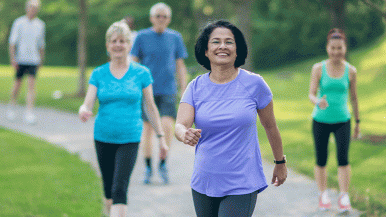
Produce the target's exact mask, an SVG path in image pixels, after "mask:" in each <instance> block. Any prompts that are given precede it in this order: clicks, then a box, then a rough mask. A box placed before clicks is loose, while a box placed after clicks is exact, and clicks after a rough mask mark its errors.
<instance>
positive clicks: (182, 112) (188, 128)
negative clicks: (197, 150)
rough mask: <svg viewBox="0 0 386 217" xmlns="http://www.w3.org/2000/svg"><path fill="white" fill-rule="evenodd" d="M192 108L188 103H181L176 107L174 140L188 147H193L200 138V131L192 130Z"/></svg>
mask: <svg viewBox="0 0 386 217" xmlns="http://www.w3.org/2000/svg"><path fill="white" fill-rule="evenodd" d="M194 113H195V111H194V107H193V106H192V105H190V104H188V103H181V104H180V106H179V107H178V112H177V119H176V126H175V132H174V133H175V136H176V138H177V139H178V140H179V141H181V142H183V143H185V144H187V145H190V146H195V145H196V144H197V143H198V140H199V139H200V138H201V130H200V129H193V128H192V126H193V122H194Z"/></svg>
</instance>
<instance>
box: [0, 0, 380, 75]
mask: <svg viewBox="0 0 386 217" xmlns="http://www.w3.org/2000/svg"><path fill="white" fill-rule="evenodd" d="M331 1H332V0H308V1H295V0H259V1H254V2H253V5H252V7H251V8H250V10H251V16H250V17H251V18H250V20H251V21H250V25H251V31H252V36H253V37H251V38H248V40H249V41H251V43H250V44H251V45H250V47H249V50H250V54H251V55H250V56H251V57H252V58H253V63H254V67H255V68H256V69H263V68H267V67H273V66H280V65H283V64H288V63H291V62H295V61H301V60H303V59H305V58H309V57H313V56H317V55H321V54H324V53H325V41H326V34H327V32H328V30H329V28H330V25H329V23H330V14H329V12H328V10H327V6H326V5H328V4H329V3H331ZM369 1H370V0H369ZM371 1H372V2H374V3H377V4H378V5H379V4H380V3H381V2H382V0H371ZM157 2H158V0H141V1H138V0H109V1H104V0H88V12H87V13H88V16H89V19H88V29H87V33H88V34H87V49H88V52H87V57H88V65H89V66H96V65H100V64H102V63H104V62H106V61H107V55H106V49H105V39H104V35H105V32H106V29H107V28H108V27H109V25H110V24H111V23H113V22H114V21H118V20H121V19H122V18H123V17H125V16H126V15H132V16H133V17H134V18H135V24H136V28H135V30H140V29H143V28H147V27H150V26H151V24H150V21H149V10H150V7H151V6H152V5H154V4H155V3H157ZM164 2H165V3H167V4H169V5H170V6H171V8H172V14H173V17H172V22H171V25H170V28H172V29H175V30H177V31H179V32H181V34H182V36H183V38H184V41H185V44H186V45H187V48H188V53H189V58H188V59H187V61H186V62H187V64H188V65H193V64H194V63H195V58H194V44H195V40H196V36H197V34H198V31H199V27H202V26H203V25H204V24H205V23H206V22H207V21H209V20H214V19H228V20H230V21H231V22H235V23H236V24H237V21H239V20H240V19H243V16H244V15H245V14H244V13H242V12H240V11H238V10H236V8H238V5H239V4H240V3H242V2H245V1H230V0H219V1H216V0H208V1H203V0H188V1H175V0H165V1H164ZM346 3H347V4H346V5H347V7H346V27H347V35H348V38H349V45H350V48H351V49H353V48H357V47H360V46H362V45H364V44H365V43H367V42H369V41H371V40H374V39H375V38H377V37H379V36H380V35H381V34H382V33H383V32H384V28H385V27H384V23H383V22H382V18H381V15H380V14H378V13H377V12H376V11H373V10H371V9H370V8H369V7H368V6H367V5H365V4H364V3H362V1H361V0H346ZM24 4H25V0H13V1H1V2H0V20H1V22H0V44H2V45H7V44H8V42H7V40H8V35H9V30H10V28H11V25H12V22H13V21H14V20H15V19H16V18H17V17H19V16H21V15H23V14H24V13H25V12H24ZM39 17H40V18H41V19H42V20H44V21H45V22H46V27H47V36H46V40H47V54H46V65H66V66H75V65H76V64H77V58H76V56H77V53H76V52H77V47H76V46H77V34H78V23H79V21H78V17H79V6H78V1H77V0H42V9H41V11H40V12H39ZM7 49H8V46H1V47H0V63H2V64H9V60H8V51H7Z"/></svg>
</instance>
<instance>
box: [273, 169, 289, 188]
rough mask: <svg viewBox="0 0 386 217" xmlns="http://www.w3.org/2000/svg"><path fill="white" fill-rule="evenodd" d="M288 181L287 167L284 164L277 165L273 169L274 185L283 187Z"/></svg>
mask: <svg viewBox="0 0 386 217" xmlns="http://www.w3.org/2000/svg"><path fill="white" fill-rule="evenodd" d="M286 179H287V166H286V165H285V163H284V164H275V168H274V169H273V176H272V184H273V185H274V186H280V185H282V184H283V183H284V182H285V180H286Z"/></svg>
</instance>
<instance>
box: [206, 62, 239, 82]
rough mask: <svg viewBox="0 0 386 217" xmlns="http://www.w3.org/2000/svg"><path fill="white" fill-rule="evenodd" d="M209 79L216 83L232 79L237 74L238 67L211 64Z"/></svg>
mask: <svg viewBox="0 0 386 217" xmlns="http://www.w3.org/2000/svg"><path fill="white" fill-rule="evenodd" d="M211 69H212V71H211V73H210V79H211V80H212V81H213V82H214V83H217V84H224V83H228V82H230V81H232V80H234V79H235V78H236V77H237V75H238V71H239V69H238V68H235V67H234V66H233V65H232V67H229V66H228V67H225V66H211Z"/></svg>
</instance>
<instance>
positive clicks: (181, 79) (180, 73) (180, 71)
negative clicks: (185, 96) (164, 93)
mask: <svg viewBox="0 0 386 217" xmlns="http://www.w3.org/2000/svg"><path fill="white" fill-rule="evenodd" d="M187 74H188V70H187V69H186V66H185V64H184V63H183V62H179V63H178V65H177V80H178V84H179V85H180V90H181V92H182V93H183V92H184V91H185V88H186V84H187Z"/></svg>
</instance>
